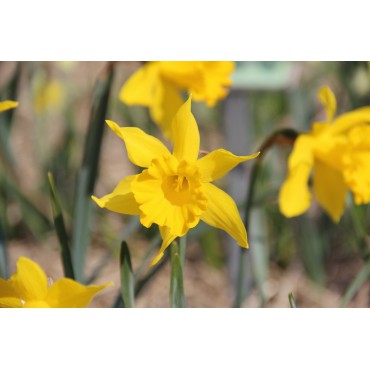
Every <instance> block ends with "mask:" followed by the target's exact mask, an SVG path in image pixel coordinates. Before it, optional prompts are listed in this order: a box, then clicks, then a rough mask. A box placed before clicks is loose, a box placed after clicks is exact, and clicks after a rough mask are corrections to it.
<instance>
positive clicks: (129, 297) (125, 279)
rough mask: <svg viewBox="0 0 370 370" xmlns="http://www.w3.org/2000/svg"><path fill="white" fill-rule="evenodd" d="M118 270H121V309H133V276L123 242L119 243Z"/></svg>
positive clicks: (126, 249)
mask: <svg viewBox="0 0 370 370" xmlns="http://www.w3.org/2000/svg"><path fill="white" fill-rule="evenodd" d="M120 270H121V297H122V302H123V307H127V308H133V307H135V304H134V274H133V272H132V265H131V257H130V251H129V249H128V245H127V243H126V242H125V241H122V243H121V253H120Z"/></svg>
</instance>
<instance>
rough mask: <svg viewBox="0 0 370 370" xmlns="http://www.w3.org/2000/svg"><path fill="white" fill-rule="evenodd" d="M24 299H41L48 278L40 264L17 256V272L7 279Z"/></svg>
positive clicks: (46, 287)
mask: <svg viewBox="0 0 370 370" xmlns="http://www.w3.org/2000/svg"><path fill="white" fill-rule="evenodd" d="M9 281H11V283H12V285H13V288H14V289H15V290H16V291H17V292H18V294H19V297H20V298H21V299H22V300H24V301H32V300H41V301H42V300H43V299H45V297H46V294H47V291H48V280H47V276H46V274H45V272H44V271H43V270H42V269H41V268H40V266H39V265H38V264H37V263H35V262H33V261H31V260H30V259H28V258H26V257H19V259H18V261H17V272H16V273H15V274H13V275H12V276H11V278H10V279H9Z"/></svg>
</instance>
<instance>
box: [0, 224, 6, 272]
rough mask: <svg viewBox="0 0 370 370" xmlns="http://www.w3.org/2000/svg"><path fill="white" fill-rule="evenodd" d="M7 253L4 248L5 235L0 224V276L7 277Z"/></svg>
mask: <svg viewBox="0 0 370 370" xmlns="http://www.w3.org/2000/svg"><path fill="white" fill-rule="evenodd" d="M7 261H8V253H7V248H6V241H5V236H4V233H3V230H2V227H1V224H0V277H2V278H3V279H7V277H8V263H7Z"/></svg>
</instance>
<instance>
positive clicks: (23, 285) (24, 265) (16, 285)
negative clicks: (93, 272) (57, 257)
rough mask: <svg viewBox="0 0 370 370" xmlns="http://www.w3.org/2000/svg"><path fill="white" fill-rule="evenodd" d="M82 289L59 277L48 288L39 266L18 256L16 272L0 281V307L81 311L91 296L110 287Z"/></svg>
mask: <svg viewBox="0 0 370 370" xmlns="http://www.w3.org/2000/svg"><path fill="white" fill-rule="evenodd" d="M112 284H113V283H107V284H102V285H90V286H84V285H81V284H79V283H77V282H76V281H74V280H71V279H67V278H62V279H59V280H57V281H56V282H55V283H54V284H53V285H51V286H48V278H47V276H46V275H45V272H44V271H43V270H42V269H41V268H40V267H39V265H38V264H37V263H35V262H33V261H31V260H30V259H28V258H26V257H20V258H19V259H18V262H17V271H16V272H15V273H14V274H13V275H12V276H11V277H10V278H9V280H4V279H1V278H0V307H1V308H10V307H14V308H83V307H87V305H88V304H89V303H90V301H91V299H92V298H93V297H94V295H95V294H97V293H98V292H100V291H101V290H102V289H104V288H106V287H108V286H110V285H112Z"/></svg>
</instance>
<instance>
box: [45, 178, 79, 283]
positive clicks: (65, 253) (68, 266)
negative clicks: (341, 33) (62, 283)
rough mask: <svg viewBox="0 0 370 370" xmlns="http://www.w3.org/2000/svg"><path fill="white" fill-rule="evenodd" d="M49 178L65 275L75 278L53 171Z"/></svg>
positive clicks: (52, 206)
mask: <svg viewBox="0 0 370 370" xmlns="http://www.w3.org/2000/svg"><path fill="white" fill-rule="evenodd" d="M48 180H49V189H50V201H51V208H52V211H53V217H54V225H55V230H56V232H57V235H58V239H59V243H60V247H61V254H62V262H63V270H64V275H65V276H66V277H68V278H71V279H74V278H75V276H74V272H73V265H72V258H71V253H70V247H69V242H68V235H67V232H66V228H65V224H64V219H63V214H62V209H61V207H60V203H59V199H58V196H57V193H56V190H55V184H54V178H53V174H52V173H51V172H49V173H48Z"/></svg>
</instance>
